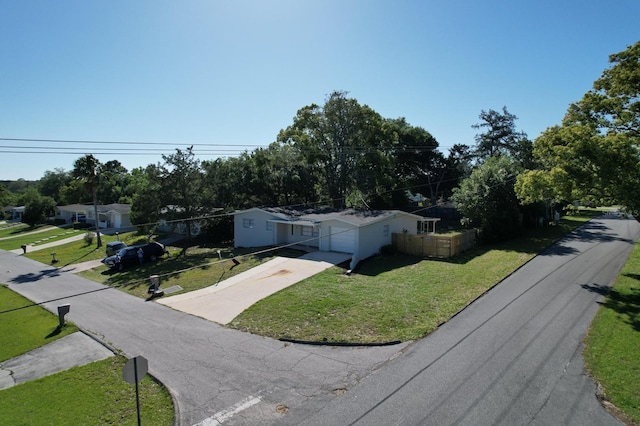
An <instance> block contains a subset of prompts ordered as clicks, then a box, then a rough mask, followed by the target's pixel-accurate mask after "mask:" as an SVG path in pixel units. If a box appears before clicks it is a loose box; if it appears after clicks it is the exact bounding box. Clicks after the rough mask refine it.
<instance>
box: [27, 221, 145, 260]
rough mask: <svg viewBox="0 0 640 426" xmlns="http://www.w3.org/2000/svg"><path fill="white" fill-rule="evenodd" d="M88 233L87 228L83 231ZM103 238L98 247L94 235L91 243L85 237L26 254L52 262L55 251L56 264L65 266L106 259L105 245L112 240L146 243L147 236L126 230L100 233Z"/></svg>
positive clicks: (34, 258)
mask: <svg viewBox="0 0 640 426" xmlns="http://www.w3.org/2000/svg"><path fill="white" fill-rule="evenodd" d="M82 232H83V233H85V234H86V232H87V231H86V230H83V231H82ZM100 237H101V239H102V244H103V245H102V247H100V248H97V242H96V238H95V237H93V239H92V242H91V244H87V242H86V241H85V240H84V239H81V240H78V241H73V242H71V243H66V244H61V245H58V246H55V247H51V248H50V249H49V250H38V251H31V252H30V251H29V250H28V249H27V254H26V256H27V257H28V258H29V259H33V260H36V261H38V262H41V263H46V264H51V261H52V260H53V257H52V256H51V253H53V252H55V254H56V260H58V262H57V263H56V264H55V265H56V266H59V267H61V266H65V265H70V264H74V263H81V262H87V261H89V260H96V259H104V258H105V257H106V253H105V245H106V244H107V243H109V242H111V241H116V239H117V240H120V241H124V242H125V243H126V244H127V245H134V244H141V243H145V242H146V241H147V240H146V236H142V235H140V234H138V233H137V232H126V233H123V234H120V235H118V237H117V238H116V236H115V235H105V234H102V233H101V234H100Z"/></svg>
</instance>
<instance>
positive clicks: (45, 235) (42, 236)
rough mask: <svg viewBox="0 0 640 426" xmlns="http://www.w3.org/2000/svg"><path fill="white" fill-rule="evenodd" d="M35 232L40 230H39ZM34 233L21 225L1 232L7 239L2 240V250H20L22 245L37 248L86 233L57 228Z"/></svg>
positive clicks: (0, 247) (53, 227)
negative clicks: (30, 245)
mask: <svg viewBox="0 0 640 426" xmlns="http://www.w3.org/2000/svg"><path fill="white" fill-rule="evenodd" d="M49 228H50V229H49ZM35 230H38V228H36V229H35ZM3 231H4V232H3ZM33 231H34V229H31V228H29V227H27V226H21V225H18V226H17V227H13V228H7V229H3V230H2V231H0V235H2V238H5V239H2V240H0V249H2V250H15V249H19V248H20V246H21V245H22V244H27V245H29V244H33V245H36V246H37V245H39V244H45V243H50V242H53V241H57V240H62V239H65V238H69V237H72V236H74V235H78V234H80V233H84V232H86V231H82V230H79V229H70V228H59V227H57V226H51V227H48V228H47V230H46V231H41V232H33ZM5 234H6V235H5Z"/></svg>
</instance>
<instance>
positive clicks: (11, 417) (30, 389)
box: [0, 285, 174, 425]
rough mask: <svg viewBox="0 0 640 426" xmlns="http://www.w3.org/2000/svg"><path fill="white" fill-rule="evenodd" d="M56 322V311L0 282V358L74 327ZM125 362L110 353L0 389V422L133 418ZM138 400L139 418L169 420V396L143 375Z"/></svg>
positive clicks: (171, 417)
mask: <svg viewBox="0 0 640 426" xmlns="http://www.w3.org/2000/svg"><path fill="white" fill-rule="evenodd" d="M25 306H30V307H28V308H24V309H20V308H23V307H25ZM57 325H58V318H57V316H55V315H53V314H51V313H50V312H48V311H47V310H45V309H44V308H42V307H40V306H33V303H31V302H30V301H29V300H27V299H25V298H23V297H22V296H20V295H18V294H16V293H14V292H13V291H11V290H9V289H8V288H7V287H5V286H4V285H0V341H1V342H2V345H0V361H5V360H7V359H9V358H12V357H14V356H17V355H20V354H22V353H25V352H28V351H30V350H32V349H35V348H37V347H40V346H42V345H44V344H46V343H49V342H50V341H53V340H55V339H57V338H60V337H62V336H65V335H68V334H70V333H73V332H75V331H77V328H76V327H75V326H74V325H73V324H70V323H68V324H67V325H66V326H65V327H64V328H62V330H59V332H57V331H58V330H57ZM125 362H126V359H125V358H123V357H121V356H114V357H112V358H110V359H107V360H103V361H98V362H94V363H91V364H88V365H85V366H81V367H75V368H72V369H70V370H66V371H63V372H60V373H57V374H53V375H51V376H47V377H43V378H40V379H36V380H33V381H30V382H26V383H22V384H19V385H16V386H13V387H11V388H8V389H4V390H0V419H1V420H0V423H2V424H7V425H40V424H47V425H69V424H101V425H134V424H137V415H136V403H135V387H134V386H133V385H130V384H128V383H126V382H125V381H124V380H122V368H123V366H124V363H125ZM140 403H141V421H142V423H143V424H153V425H156V424H157V425H172V424H173V420H174V408H173V401H172V400H171V396H170V395H169V393H168V391H167V390H166V389H165V388H164V387H163V386H162V385H161V384H159V383H158V382H157V381H155V380H153V379H152V378H151V377H149V376H148V375H147V376H146V377H145V378H144V379H143V380H142V381H141V382H140Z"/></svg>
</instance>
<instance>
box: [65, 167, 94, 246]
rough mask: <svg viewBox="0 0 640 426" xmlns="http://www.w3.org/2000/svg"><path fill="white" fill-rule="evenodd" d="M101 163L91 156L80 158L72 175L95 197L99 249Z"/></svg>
mask: <svg viewBox="0 0 640 426" xmlns="http://www.w3.org/2000/svg"><path fill="white" fill-rule="evenodd" d="M100 166H101V164H100V161H98V159H97V158H96V157H94V156H93V155H91V154H86V155H85V156H84V157H80V158H78V159H77V160H76V161H75V163H73V171H72V172H71V174H72V175H73V177H74V178H75V179H79V180H83V181H84V190H85V191H86V192H87V193H90V194H92V196H93V211H94V214H95V218H96V236H97V240H98V248H100V247H102V238H101V237H100V218H99V217H98V195H97V194H98V183H99V182H98V171H99V170H100Z"/></svg>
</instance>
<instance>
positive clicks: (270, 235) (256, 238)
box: [233, 209, 277, 247]
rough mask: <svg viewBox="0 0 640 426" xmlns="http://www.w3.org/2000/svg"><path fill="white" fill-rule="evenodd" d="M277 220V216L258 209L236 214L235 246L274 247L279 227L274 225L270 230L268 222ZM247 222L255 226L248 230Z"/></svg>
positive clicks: (234, 227)
mask: <svg viewBox="0 0 640 426" xmlns="http://www.w3.org/2000/svg"><path fill="white" fill-rule="evenodd" d="M275 218H276V217H275V216H273V215H271V214H269V213H267V212H264V211H261V210H257V209H255V210H253V209H252V210H247V211H245V212H241V213H238V214H236V218H235V220H234V221H233V223H234V226H233V230H234V246H235V247H261V246H270V245H274V244H275V243H276V229H277V226H275V224H274V226H273V227H272V229H271V230H268V229H267V221H268V220H270V219H275ZM245 220H248V221H253V222H252V223H253V226H252V227H251V228H246V227H245Z"/></svg>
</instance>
